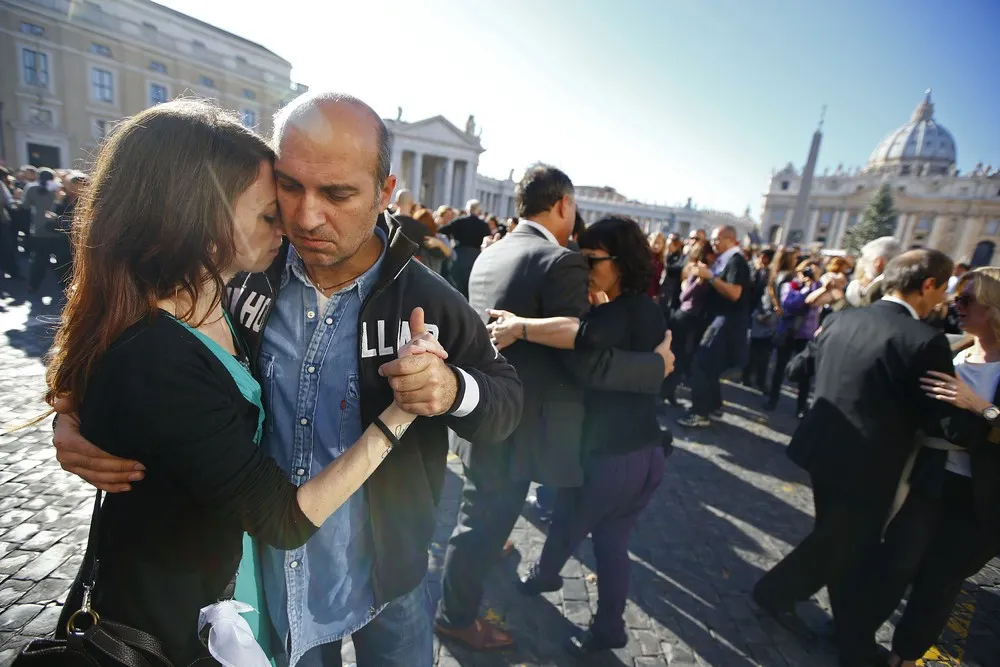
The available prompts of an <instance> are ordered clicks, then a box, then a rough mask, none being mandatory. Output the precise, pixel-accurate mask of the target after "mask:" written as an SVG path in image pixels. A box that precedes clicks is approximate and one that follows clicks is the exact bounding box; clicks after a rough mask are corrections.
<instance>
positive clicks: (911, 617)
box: [869, 268, 1000, 667]
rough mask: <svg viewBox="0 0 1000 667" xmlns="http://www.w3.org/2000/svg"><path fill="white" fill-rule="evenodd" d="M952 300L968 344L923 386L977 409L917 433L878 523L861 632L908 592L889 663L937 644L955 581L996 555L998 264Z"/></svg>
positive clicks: (999, 495) (973, 275)
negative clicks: (901, 483)
mask: <svg viewBox="0 0 1000 667" xmlns="http://www.w3.org/2000/svg"><path fill="white" fill-rule="evenodd" d="M956 293H957V294H958V296H957V297H955V306H956V309H957V311H958V314H959V320H960V322H961V326H962V329H963V330H965V332H966V333H969V334H971V335H972V336H973V337H974V339H975V342H974V343H973V345H972V347H970V348H969V349H967V350H963V351H962V352H960V353H959V354H958V356H956V357H955V360H954V362H955V376H951V375H948V374H945V373H939V372H931V373H929V374H928V375H927V376H926V377H925V378H923V379H922V382H921V384H922V386H923V389H924V391H925V393H926V394H927V395H928V396H930V397H932V398H936V399H938V400H941V401H944V402H946V403H950V404H951V405H954V406H956V407H958V408H961V409H963V410H967V411H969V412H971V413H974V414H975V415H978V416H979V419H975V418H973V419H972V420H970V426H969V428H967V429H966V430H965V432H964V433H963V435H962V436H961V438H955V441H954V442H948V441H947V440H944V439H943V438H939V437H933V436H930V435H923V436H921V438H922V444H923V447H922V448H921V450H920V452H919V453H918V454H917V458H916V461H915V464H914V466H913V472H912V474H911V475H910V476H909V483H908V485H907V486H908V487H909V490H908V493H907V494H906V496H905V501H904V502H903V503H902V506H901V507H900V509H899V512H898V513H897V514H896V516H895V517H894V518H893V520H892V522H891V523H890V524H889V526H888V528H887V529H886V535H885V542H884V545H883V550H882V552H881V553H880V554H879V563H880V571H879V572H878V579H877V580H878V582H879V585H877V586H874V587H873V589H874V590H873V592H872V597H873V599H872V600H871V601H870V602H871V605H870V607H869V608H871V609H872V611H873V616H872V618H871V619H870V623H869V629H870V630H871V634H872V635H874V633H875V631H876V630H877V628H878V626H879V625H881V623H882V622H883V621H884V620H885V619H887V618H888V617H889V616H890V615H891V614H892V613H893V611H894V610H895V609H896V607H897V605H898V604H899V601H900V599H902V597H903V593H904V591H905V590H906V587H907V586H910V594H909V597H908V601H907V603H906V609H905V610H904V612H903V615H902V618H900V620H899V622H898V623H896V631H895V634H894V636H893V640H892V649H893V655H892V656H891V659H890V663H889V664H890V665H892V667H899V666H900V665H902V666H903V667H913V666H914V665H916V661H917V660H919V659H920V658H921V657H923V655H924V654H925V653H926V652H927V650H928V649H929V648H930V647H931V646H933V645H934V643H935V642H936V641H937V638H938V635H939V634H940V633H941V630H942V628H944V625H945V623H946V622H947V621H948V617H949V616H950V614H951V610H952V607H953V606H954V605H955V600H956V599H957V597H958V594H959V591H960V590H961V587H962V582H963V581H965V579H966V578H967V577H970V576H972V575H973V574H975V573H976V572H978V571H979V570H981V569H982V568H983V566H984V565H986V563H988V562H989V561H990V559H992V558H993V557H994V556H995V555H996V554H997V553H998V552H1000V444H998V443H1000V431H998V427H1000V409H997V407H996V406H997V404H998V403H1000V269H998V268H981V269H976V270H975V271H971V272H969V273H967V274H966V275H964V276H962V278H961V279H960V280H959V282H958V285H957V286H956Z"/></svg>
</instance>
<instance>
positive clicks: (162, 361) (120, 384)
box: [66, 313, 316, 665]
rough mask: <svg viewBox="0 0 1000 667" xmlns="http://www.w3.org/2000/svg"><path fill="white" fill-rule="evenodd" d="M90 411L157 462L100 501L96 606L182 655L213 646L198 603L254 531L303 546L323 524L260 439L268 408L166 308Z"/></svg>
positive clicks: (102, 363)
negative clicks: (309, 513)
mask: <svg viewBox="0 0 1000 667" xmlns="http://www.w3.org/2000/svg"><path fill="white" fill-rule="evenodd" d="M80 420H81V429H82V433H83V435H84V436H85V437H86V438H87V439H88V440H90V441H91V442H93V443H94V444H96V445H98V446H99V447H101V448H102V449H104V450H105V451H107V452H109V453H111V454H114V455H116V456H121V457H125V458H130V459H135V460H138V461H142V462H143V464H144V465H145V466H146V478H145V479H144V480H143V481H142V482H139V483H136V484H135V485H134V486H133V490H132V491H131V492H130V493H123V494H118V495H111V496H108V497H107V498H106V500H105V502H104V506H103V507H102V509H101V530H100V535H99V540H98V541H99V554H98V556H99V558H100V568H99V572H98V578H97V586H96V590H95V592H94V601H93V604H94V609H96V610H97V612H98V613H99V614H101V616H102V617H106V618H109V619H112V620H115V621H118V622H121V623H125V624H126V625H131V626H133V627H135V628H138V629H140V630H145V631H146V632H149V633H151V634H152V635H154V636H156V637H157V638H159V639H160V641H161V642H162V643H163V644H164V647H165V649H166V651H167V654H168V657H169V658H170V659H171V660H172V661H173V662H174V664H176V665H187V664H190V663H191V662H192V661H194V660H195V659H197V658H202V657H205V656H207V655H208V653H207V651H206V649H205V648H204V646H202V644H201V643H200V642H199V640H198V632H197V631H198V612H199V610H200V609H201V608H202V607H204V606H207V605H209V604H212V603H213V602H216V601H217V600H219V598H220V596H221V595H222V593H223V591H224V590H225V589H226V587H227V585H228V584H229V583H230V581H231V580H232V578H233V575H234V574H235V573H236V569H237V566H238V565H239V561H240V555H241V548H242V539H243V532H244V531H246V532H248V533H250V534H251V535H253V536H255V537H257V538H259V539H260V540H262V541H263V542H266V543H268V544H271V545H274V546H276V547H279V548H295V547H298V546H300V545H302V544H304V543H305V541H306V540H307V539H308V538H309V537H311V536H312V535H313V533H315V531H316V527H315V526H313V525H312V523H310V521H309V520H308V519H307V518H306V517H305V515H303V514H302V511H301V510H300V509H299V506H298V502H297V500H296V487H295V486H294V485H293V484H292V483H291V482H290V481H289V480H288V479H287V478H286V476H285V474H284V473H283V472H282V471H281V469H280V468H279V467H278V465H277V464H276V463H275V462H274V460H273V459H271V458H269V457H268V456H266V455H265V454H264V453H263V452H262V451H261V450H260V449H259V448H258V447H257V445H256V444H254V442H253V436H254V432H255V430H256V427H257V408H256V407H255V406H253V405H252V404H251V403H249V402H247V400H246V399H244V398H243V395H242V394H241V393H240V391H239V389H238V388H237V386H236V382H235V381H234V380H233V378H232V376H231V375H230V374H229V372H228V371H227V370H226V368H225V367H224V366H223V365H222V362H221V361H220V360H219V359H218V358H217V357H216V356H215V355H214V354H213V353H212V352H211V351H210V350H209V349H208V347H206V346H205V344H204V343H202V342H201V341H200V340H199V339H197V338H196V337H195V336H194V334H192V333H191V332H190V331H188V330H186V329H185V328H184V327H183V326H182V325H180V324H179V323H178V322H176V321H175V320H173V319H172V318H171V317H169V316H167V315H164V314H162V313H159V314H157V315H155V316H153V317H151V318H149V319H147V320H144V321H142V322H140V323H138V324H136V325H134V326H133V327H131V328H130V329H128V330H127V331H126V332H125V333H124V334H122V336H121V337H120V338H119V339H118V340H117V341H116V342H115V343H114V344H113V345H112V347H111V349H110V351H108V352H107V353H106V354H105V355H104V356H103V357H102V358H101V359H100V360H99V362H98V365H97V367H96V370H95V372H94V374H93V375H92V377H91V380H90V382H89V385H88V387H87V390H86V393H85V396H84V400H83V403H82V406H81V409H80ZM90 556H91V554H88V560H89V557H90ZM84 568H86V564H85V565H84ZM85 571H86V570H85V569H84V570H81V574H82V573H83V572H85ZM78 588H79V586H74V592H73V594H72V596H71V600H69V601H67V605H66V607H67V609H68V610H70V611H72V610H74V609H78V608H79V607H78V606H74V603H75V602H76V600H78V599H79V598H78V597H76V598H75V600H74V599H73V598H74V597H75V596H77V595H78V594H79V591H78V590H77V589H78ZM76 604H77V605H78V602H77V603H76Z"/></svg>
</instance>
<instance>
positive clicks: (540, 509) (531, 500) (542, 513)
mask: <svg viewBox="0 0 1000 667" xmlns="http://www.w3.org/2000/svg"><path fill="white" fill-rule="evenodd" d="M525 502H526V503H527V505H528V507H530V508H531V509H532V510H534V512H535V515H536V516H538V520H539V521H541V522H542V523H549V522H551V521H552V508H551V507H546V506H545V505H543V504H541V503H540V502H538V496H536V495H534V494H532V495H530V496H528V499H527V500H526V501H525Z"/></svg>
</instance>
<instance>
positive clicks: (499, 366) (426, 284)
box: [227, 216, 522, 605]
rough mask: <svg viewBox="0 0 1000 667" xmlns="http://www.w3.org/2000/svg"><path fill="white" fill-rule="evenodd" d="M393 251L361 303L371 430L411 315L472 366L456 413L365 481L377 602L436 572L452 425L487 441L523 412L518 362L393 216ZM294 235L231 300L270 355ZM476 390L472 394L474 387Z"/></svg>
mask: <svg viewBox="0 0 1000 667" xmlns="http://www.w3.org/2000/svg"><path fill="white" fill-rule="evenodd" d="M386 218H387V224H388V229H389V234H388V239H389V241H388V246H389V247H388V249H387V250H386V255H385V258H384V259H383V260H382V266H381V267H380V273H379V276H378V280H377V282H376V284H375V287H374V289H373V290H372V291H371V293H370V295H369V296H368V298H367V299H366V300H365V301H364V303H363V304H362V306H361V314H360V318H359V319H360V321H359V322H358V341H359V342H360V349H359V350H358V383H359V390H360V393H361V418H362V422H363V426H364V427H365V428H367V427H368V425H370V424H371V423H372V422H373V421H374V419H375V417H377V416H378V415H379V414H380V413H381V412H382V411H383V410H384V409H385V408H386V407H388V406H389V404H390V403H391V402H392V400H393V394H392V389H391V388H390V387H389V384H388V381H387V380H386V379H385V378H383V377H381V376H380V375H379V374H378V369H379V367H380V366H381V365H382V364H384V363H386V362H387V361H391V360H392V359H394V358H395V357H396V352H397V350H398V349H399V348H400V347H401V346H402V345H404V344H406V342H408V341H409V340H410V329H409V321H408V320H409V317H410V313H411V312H412V311H413V309H414V308H416V307H417V306H420V307H422V308H423V309H424V313H425V321H426V323H427V329H428V331H430V332H431V333H433V334H435V336H436V337H437V339H438V341H439V342H440V343H441V345H442V347H444V349H445V350H447V352H448V364H449V365H451V366H452V367H453V368H460V369H462V370H463V371H465V373H467V374H468V376H470V377H472V378H473V379H474V380H475V382H476V386H475V387H469V386H467V381H466V379H465V376H463V374H462V373H456V375H457V376H458V378H459V392H458V397H457V399H456V401H455V404H454V406H453V407H452V410H451V412H449V413H448V414H446V415H441V416H439V417H433V418H426V417H420V418H418V419H417V420H416V421H415V422H414V423H413V425H412V426H410V428H409V430H407V431H406V433H405V434H404V435H403V438H402V446H401V447H397V448H396V449H395V450H393V451H392V453H391V454H390V455H389V456H388V458H387V459H386V460H385V461H384V462H383V463H382V465H380V466H379V468H378V469H377V470H376V471H375V472H374V473H373V474H372V476H371V477H370V478H369V479H368V481H367V482H366V483H365V485H364V489H365V493H367V501H368V511H369V518H370V521H371V527H372V536H373V542H374V546H375V567H374V569H375V571H374V575H373V580H374V589H375V598H376V604H377V605H380V604H382V603H383V602H388V601H390V600H393V599H395V598H397V597H399V596H401V595H405V594H406V593H408V592H410V591H411V590H413V589H414V588H415V587H416V586H417V584H419V583H420V581H421V579H422V578H423V577H424V574H425V573H426V572H427V546H428V544H429V543H430V540H431V535H432V533H433V531H434V526H435V510H436V505H437V503H438V501H439V500H440V497H441V488H442V486H443V483H444V474H445V468H446V458H447V455H448V429H449V428H450V429H452V430H454V431H455V432H456V433H457V434H458V435H459V436H460V437H462V438H465V439H467V440H474V441H475V442H477V443H499V442H501V441H503V440H504V439H505V438H506V437H507V436H508V435H510V433H511V431H513V430H514V428H515V427H516V426H517V424H518V422H519V421H520V418H521V403H522V393H521V381H520V380H519V379H518V376H517V372H516V371H515V370H514V367H513V366H511V365H510V364H509V363H507V360H506V359H504V357H503V356H501V355H500V353H499V352H497V350H496V349H495V348H494V347H493V345H492V344H491V343H490V337H489V333H488V332H487V331H486V327H485V326H484V325H483V321H482V319H481V318H480V317H479V316H478V315H477V314H476V312H475V311H474V310H472V308H471V307H470V306H469V304H468V303H467V302H466V300H465V299H464V298H463V297H462V295H461V294H459V293H458V292H457V291H456V290H455V289H454V288H453V287H451V286H450V285H449V284H448V283H446V282H445V281H444V280H443V279H442V278H441V277H440V276H438V275H437V274H435V273H434V272H432V271H431V270H430V269H428V268H427V267H425V266H423V265H422V264H420V263H419V262H416V261H411V258H412V256H413V254H414V252H415V251H416V250H417V246H416V245H415V244H413V243H412V242H411V241H409V240H408V239H407V238H406V237H405V236H404V235H403V234H402V232H401V231H400V228H399V225H398V224H397V223H396V221H395V220H393V219H392V218H391V217H389V216H386ZM287 253H288V242H287V240H286V242H285V246H284V247H283V248H282V251H281V252H280V253H279V255H278V257H277V259H276V260H275V261H274V263H273V264H272V265H271V268H270V269H268V271H267V272H265V273H256V274H250V275H245V274H244V275H241V276H237V278H236V279H235V280H234V281H233V282H232V283H231V284H230V288H229V294H228V304H227V305H228V308H229V312H230V313H231V315H232V319H233V322H234V324H236V325H238V327H239V328H240V330H241V332H242V334H243V336H244V337H245V339H246V342H247V344H248V346H249V348H250V350H251V354H250V357H251V359H252V363H254V364H256V363H257V361H258V358H259V355H260V347H261V344H262V341H263V338H264V336H263V332H264V327H265V326H266V324H267V319H268V316H269V314H270V312H271V309H272V306H273V303H274V298H275V296H276V293H275V289H276V288H277V286H278V285H279V284H280V276H281V271H282V270H283V268H284V266H285V260H286V257H287ZM470 392H471V395H470ZM476 393H478V404H477V405H476V407H475V409H474V410H473V411H472V412H471V413H469V414H467V415H465V416H462V417H458V416H455V415H454V414H452V412H456V411H458V412H460V413H461V412H462V410H461V408H462V407H463V404H464V406H467V405H468V400H467V399H471V398H472V397H473V396H474V395H475V394H476Z"/></svg>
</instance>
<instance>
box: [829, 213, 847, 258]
mask: <svg viewBox="0 0 1000 667" xmlns="http://www.w3.org/2000/svg"><path fill="white" fill-rule="evenodd" d="M845 227H847V211H837V212H836V213H834V214H833V224H832V226H831V227H830V233H829V234H827V237H826V238H827V244H826V247H827V248H831V249H839V248H840V247H841V245H842V244H843V240H842V239H843V238H844V228H845Z"/></svg>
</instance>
